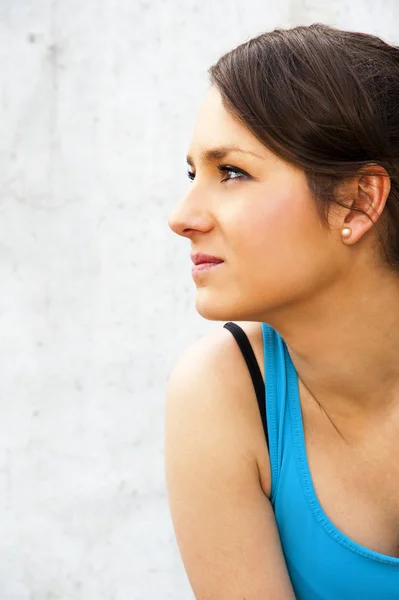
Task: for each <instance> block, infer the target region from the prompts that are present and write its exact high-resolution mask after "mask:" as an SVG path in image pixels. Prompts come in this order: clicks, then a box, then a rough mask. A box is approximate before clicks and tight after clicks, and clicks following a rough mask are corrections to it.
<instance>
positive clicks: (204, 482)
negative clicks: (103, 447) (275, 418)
mask: <svg viewBox="0 0 399 600" xmlns="http://www.w3.org/2000/svg"><path fill="white" fill-rule="evenodd" d="M240 325H241V326H242V327H243V329H244V330H245V332H246V333H247V335H248V337H249V338H250V341H251V343H253V342H254V340H255V346H254V351H255V355H258V356H259V348H258V347H257V346H256V343H257V342H256V340H257V341H258V342H259V339H260V340H261V331H260V325H256V324H249V325H248V324H241V323H240ZM259 336H260V338H259ZM262 463H263V470H264V473H263V474H262V473H261V471H262ZM266 463H267V465H268V453H267V446H266V442H265V437H264V432H263V427H262V422H261V417H260V414H259V408H258V404H257V401H256V396H255V392H254V389H253V384H252V381H251V377H250V375H249V373H248V369H247V366H246V364H245V361H244V359H243V357H242V354H241V351H240V349H239V347H238V345H237V342H236V341H235V339H234V337H233V336H232V334H231V333H230V332H229V331H227V330H226V329H224V328H223V327H222V326H221V327H220V329H219V328H218V329H217V330H216V331H214V332H212V333H210V334H208V335H205V336H204V337H202V338H201V339H200V340H198V341H197V342H195V343H194V344H193V345H192V346H191V347H189V348H188V349H187V350H186V351H185V352H184V353H183V354H182V356H181V357H180V359H179V360H178V361H177V364H176V366H175V368H174V369H173V372H172V374H171V377H170V380H169V385H168V392H167V402H166V419H165V473H166V484H167V491H168V501H169V506H170V509H171V515H172V521H173V526H174V530H175V534H176V539H177V542H178V545H179V549H180V553H181V556H182V559H183V563H184V566H185V569H186V572H187V575H188V578H189V580H190V583H191V585H192V587H193V590H194V593H195V597H196V598H197V599H198V600H205V599H206V600H216V599H217V600H239V599H242V598H251V599H252V598H253V599H254V600H257V599H259V600H261V599H262V600H268V599H270V600H272V599H273V600H283V599H284V600H288V599H290V600H291V598H292V599H293V598H294V595H293V592H292V587H291V584H290V581H289V577H288V573H287V570H286V566H285V562H284V558H283V554H282V550H281V544H280V539H279V535H278V530H277V526H276V522H275V517H274V513H273V509H272V506H271V504H270V501H269V499H268V497H267V493H266V491H265V487H267V485H268V483H267V479H269V482H270V467H269V471H268V473H269V474H267V466H266ZM262 478H263V480H264V481H263V482H262ZM269 485H270V483H269Z"/></svg>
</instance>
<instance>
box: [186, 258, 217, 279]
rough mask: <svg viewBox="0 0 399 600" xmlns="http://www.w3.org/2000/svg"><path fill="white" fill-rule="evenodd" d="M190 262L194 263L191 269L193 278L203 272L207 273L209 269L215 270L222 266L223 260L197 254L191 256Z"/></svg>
mask: <svg viewBox="0 0 399 600" xmlns="http://www.w3.org/2000/svg"><path fill="white" fill-rule="evenodd" d="M191 260H192V261H193V263H194V266H193V268H192V275H193V277H195V276H196V275H199V274H200V273H203V272H204V271H209V270H210V269H215V268H217V267H219V266H220V265H222V264H223V262H224V261H223V260H222V259H221V258H218V257H217V256H212V255H211V254H203V253H202V252H199V253H197V254H192V255H191Z"/></svg>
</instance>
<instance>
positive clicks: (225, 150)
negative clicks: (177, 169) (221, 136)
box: [186, 146, 265, 167]
mask: <svg viewBox="0 0 399 600" xmlns="http://www.w3.org/2000/svg"><path fill="white" fill-rule="evenodd" d="M233 152H240V153H241V154H251V155H252V156H256V157H257V158H261V159H262V160H264V158H265V157H264V156H261V155H260V154H256V153H255V152H251V151H250V150H242V149H241V148H239V147H238V146H218V147H216V148H209V149H208V150H203V151H202V152H201V160H202V161H203V162H205V163H209V162H214V161H215V160H221V159H223V158H225V157H226V156H227V155H228V154H231V153H233ZM186 161H187V164H188V165H190V167H193V166H194V161H193V159H192V157H191V156H190V155H189V154H188V155H187V156H186Z"/></svg>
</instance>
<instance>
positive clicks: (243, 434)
mask: <svg viewBox="0 0 399 600" xmlns="http://www.w3.org/2000/svg"><path fill="white" fill-rule="evenodd" d="M210 75H211V86H210V89H209V90H208V92H207V95H206V97H205V100H204V102H203V104H202V105H201V107H200V110H199V113H198V117H197V121H196V124H195V128H194V133H193V137H192V140H191V144H190V149H189V155H188V157H187V162H188V165H189V173H188V174H189V177H190V179H192V180H193V183H192V186H190V189H189V191H188V193H187V195H186V196H185V198H184V199H183V200H182V201H181V202H180V204H179V205H178V206H177V208H176V209H175V211H174V212H173V214H172V215H171V216H170V227H171V228H172V230H173V231H174V232H176V233H177V234H179V235H181V236H183V237H186V238H187V239H188V240H189V241H190V243H191V255H192V260H193V263H194V267H193V278H194V282H195V284H196V288H197V295H196V308H197V310H198V312H199V313H200V314H201V315H202V316H203V317H205V318H206V319H212V320H216V321H236V322H237V321H238V323H229V324H227V325H226V326H225V327H222V326H221V327H220V328H218V329H217V330H216V331H215V332H214V333H212V334H210V335H207V336H205V337H204V338H203V339H201V340H200V341H199V342H197V343H195V344H194V345H193V346H192V347H191V348H189V349H188V350H187V352H185V353H184V355H183V356H182V357H181V359H180V360H179V361H178V363H177V365H176V367H175V369H174V370H173V373H172V376H171V378H170V382H169V386H168V398H167V408H166V447H165V451H166V452H165V455H166V476H167V486H168V495H169V502H170V507H171V512H172V518H173V523H174V528H175V532H176V536H177V540H178V544H179V548H180V552H181V555H182V559H183V562H184V565H185V568H186V571H187V574H188V577H189V580H190V583H191V585H192V588H193V590H194V593H195V596H196V598H197V599H198V600H244V599H245V600H289V599H292V598H297V599H299V600H315V599H323V600H371V599H373V600H376V599H379V600H391V599H392V600H393V599H394V598H399V48H397V47H394V46H390V45H388V44H386V43H384V42H383V41H382V40H380V39H379V38H377V37H373V36H371V35H366V34H361V33H354V32H347V31H341V30H338V29H334V28H331V27H327V26H324V25H321V24H314V25H311V26H310V27H296V28H294V29H289V30H282V29H277V30H275V31H273V32H271V33H265V34H262V35H260V36H258V37H256V38H254V39H251V40H250V41H248V42H246V43H244V44H242V45H240V46H239V47H237V48H236V49H234V50H232V51H231V52H229V53H228V54H226V55H225V56H223V57H222V58H220V60H219V61H218V62H217V64H216V65H215V66H213V67H211V69H210ZM232 334H233V335H232ZM248 340H249V342H248ZM252 350H253V352H252ZM244 358H245V360H244Z"/></svg>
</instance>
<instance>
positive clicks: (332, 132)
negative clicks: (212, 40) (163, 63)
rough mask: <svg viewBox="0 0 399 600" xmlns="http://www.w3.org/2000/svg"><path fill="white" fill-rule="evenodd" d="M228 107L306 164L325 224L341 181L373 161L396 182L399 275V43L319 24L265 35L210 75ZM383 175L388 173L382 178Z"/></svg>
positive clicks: (394, 241)
mask: <svg viewBox="0 0 399 600" xmlns="http://www.w3.org/2000/svg"><path fill="white" fill-rule="evenodd" d="M209 74H210V77H211V84H212V85H214V86H216V88H217V89H218V90H219V92H220V94H221V96H222V99H223V103H224V105H225V107H226V109H227V110H229V111H230V112H231V113H232V114H233V115H234V116H235V117H236V118H238V119H239V120H240V121H241V122H242V123H244V124H245V125H246V126H247V127H248V128H249V129H250V130H251V131H252V133H253V134H254V135H255V136H256V137H257V138H258V139H259V140H260V141H261V142H262V143H263V144H265V146H267V147H268V148H269V149H270V150H272V151H273V152H275V153H276V154H277V155H278V156H280V157H281V158H283V159H284V160H286V161H288V162H290V163H291V164H294V165H296V166H298V167H300V168H302V169H303V170H304V171H305V173H306V177H307V181H308V184H309V187H310V189H311V191H312V193H313V195H314V198H315V200H316V202H317V206H318V208H319V210H320V214H321V216H322V217H323V218H324V222H325V223H327V215H328V210H329V208H330V206H331V205H332V204H333V203H334V202H335V203H338V204H340V205H342V206H345V204H343V203H342V202H341V201H340V200H339V198H338V195H337V185H338V184H339V183H341V182H343V181H345V180H348V178H351V177H353V176H355V175H357V174H359V171H360V170H361V168H362V167H364V165H366V164H370V163H371V164H374V165H375V164H377V165H380V166H382V167H383V168H384V169H385V170H386V172H387V173H388V175H389V177H390V180H391V191H390V194H389V197H388V200H387V203H386V207H385V210H384V213H385V212H386V213H387V219H386V226H387V228H386V234H387V235H386V237H385V244H384V250H385V255H386V258H387V261H388V263H389V264H390V265H391V267H393V268H394V269H397V270H399V47H397V46H392V45H389V44H387V43H386V42H384V41H383V40H381V39H380V38H378V37H376V36H373V35H368V34H365V33H357V32H350V31H343V30H340V29H336V28H334V27H330V26H327V25H323V24H320V23H314V24H313V25H310V26H299V27H295V28H293V29H281V28H278V29H275V30H274V31H271V32H267V33H263V34H261V35H259V36H257V37H255V38H252V39H250V40H249V41H247V42H245V43H243V44H241V45H240V46H238V47H237V48H234V49H233V50H231V51H230V52H228V53H227V54H225V55H224V56H222V57H221V58H220V59H219V60H218V61H217V63H216V64H215V65H213V66H212V67H211V68H210V69H209ZM378 174H379V175H381V172H379V173H378Z"/></svg>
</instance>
